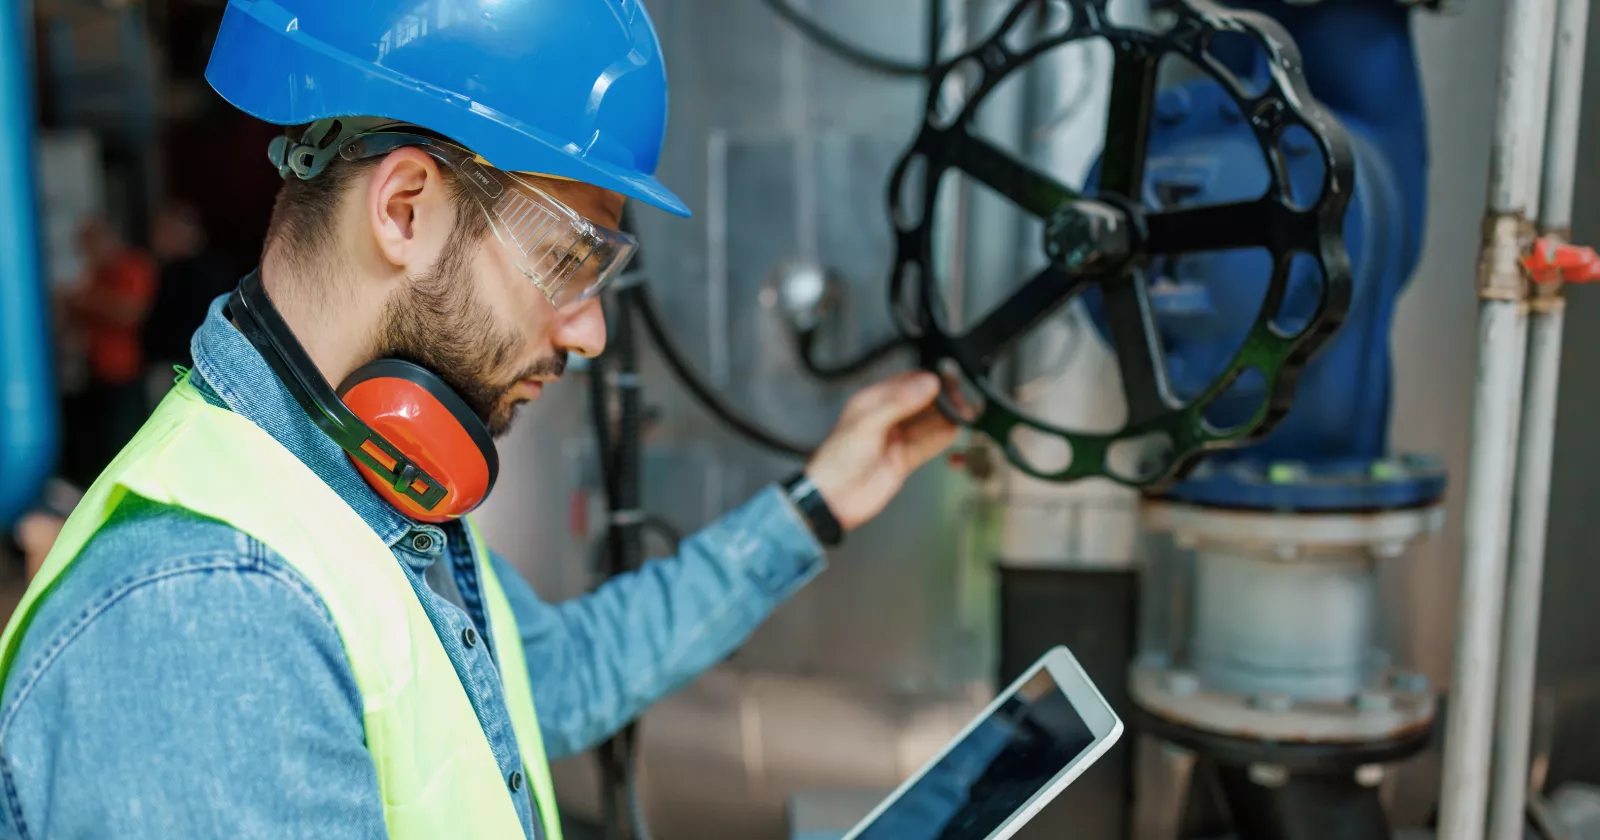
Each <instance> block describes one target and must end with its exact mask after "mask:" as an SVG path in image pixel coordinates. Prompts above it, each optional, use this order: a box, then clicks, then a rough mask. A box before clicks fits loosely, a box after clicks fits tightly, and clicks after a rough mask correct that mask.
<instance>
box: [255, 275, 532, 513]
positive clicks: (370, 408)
mask: <svg viewBox="0 0 1600 840" xmlns="http://www.w3.org/2000/svg"><path fill="white" fill-rule="evenodd" d="M227 308H228V313H229V314H230V315H231V316H232V317H233V320H234V323H235V324H236V325H237V326H238V328H239V331H240V332H242V333H244V336H245V338H247V339H249V341H250V343H251V344H252V345H254V346H255V348H256V349H257V350H258V351H260V353H261V355H262V357H263V358H265V359H266V361H267V364H268V365H269V366H271V367H272V370H273V372H274V373H276V374H277V376H278V379H279V380H281V381H282V382H283V384H284V387H286V388H288V389H289V393H290V394H292V395H293V396H294V398H295V402H298V403H299V404H300V407H301V408H302V409H304V410H305V412H306V414H307V415H308V416H310V417H311V419H312V421H313V422H315V423H316V424H317V427H318V428H320V429H321V430H322V431H323V433H325V434H326V435H327V436H328V437H329V438H331V439H333V441H334V442H335V443H337V444H339V447H340V448H341V449H343V450H344V451H345V453H346V454H347V455H349V456H350V460H352V461H354V462H355V465H356V470H357V471H358V472H360V473H361V477H362V478H364V479H366V481H367V484H369V485H371V486H372V489H373V490H374V491H376V492H377V493H378V495H379V496H382V497H383V499H384V500H385V501H387V502H388V503H389V504H391V505H393V506H394V507H395V508H397V509H398V510H400V511H401V512H402V513H404V514H406V515H407V516H410V517H411V518H413V519H416V520H419V521H422V522H433V523H439V522H448V521H450V520H452V519H457V518H459V517H462V516H465V515H466V514H467V513H469V512H471V511H472V510H473V509H474V508H476V507H477V506H478V505H479V504H480V503H482V502H483V500H484V499H485V498H487V497H488V495H489V491H490V490H491V489H493V488H494V482H495V479H496V478H497V477H498V475H499V472H500V456H499V453H498V452H497V451H496V449H495V447H494V440H493V438H492V437H491V436H490V435H489V429H488V428H487V427H486V426H485V425H484V423H483V421H482V420H481V419H479V417H478V416H477V415H476V414H474V413H473V411H472V409H471V408H469V407H468V406H467V403H466V401H465V400H463V399H462V398H461V396H460V395H459V394H457V393H456V392H455V391H454V390H452V389H451V388H450V386H449V385H447V384H445V381H444V380H443V379H441V378H440V377H439V376H438V375H437V374H435V373H433V372H432V371H429V370H427V369H426V368H423V367H422V366H420V365H416V364H413V363H411V362H407V361H402V360H399V359H379V360H378V361H375V362H372V363H371V364H368V365H365V366H363V367H362V368H360V369H359V370H357V371H355V372H354V373H352V374H351V375H350V376H349V378H347V379H346V380H345V381H344V382H343V383H342V384H341V385H340V386H339V391H338V393H335V392H334V390H333V388H332V387H330V386H329V385H328V382H327V380H325V379H323V378H322V373H321V371H319V370H317V366H316V364H315V363H313V362H312V361H311V357H310V355H308V354H307V353H306V352H305V348H303V347H301V346H300V342H299V340H298V339H296V338H295V337H294V333H293V332H292V331H290V329H289V325H288V324H287V323H285V322H284V320H283V316H282V315H280V314H279V313H278V310H277V308H276V307H274V306H273V305H272V300H271V299H270V298H269V297H267V291H266V289H265V287H263V286H262V285H261V273H260V271H259V270H258V271H253V272H251V273H250V274H249V275H248V276H246V277H245V278H244V279H243V280H241V281H240V282H239V288H238V289H236V290H234V293H233V295H232V296H231V297H230V298H229V299H228V306H227Z"/></svg>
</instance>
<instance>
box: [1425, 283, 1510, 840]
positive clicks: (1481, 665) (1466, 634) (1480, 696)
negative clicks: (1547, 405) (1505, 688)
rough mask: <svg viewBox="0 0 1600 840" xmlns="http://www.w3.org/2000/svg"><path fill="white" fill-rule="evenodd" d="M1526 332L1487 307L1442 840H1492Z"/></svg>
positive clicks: (1503, 306) (1501, 309)
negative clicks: (1489, 818)
mask: <svg viewBox="0 0 1600 840" xmlns="http://www.w3.org/2000/svg"><path fill="white" fill-rule="evenodd" d="M1527 329H1528V319H1527V314H1526V312H1525V310H1524V309H1523V303H1522V301H1519V300H1485V301H1483V303H1482V305H1481V308H1480V310H1479V321H1478V345H1479V359H1478V385H1477V399H1476V401H1475V405H1474V406H1473V413H1472V450H1471V453H1470V454H1469V456H1468V464H1469V466H1468V472H1469V474H1468V479H1467V499H1466V513H1465V527H1466V547H1465V551H1464V552H1463V555H1462V560H1461V607H1460V617H1459V624H1460V628H1459V630H1458V633H1457V635H1456V661H1455V679H1454V680H1453V681H1452V683H1451V686H1450V712H1449V715H1448V722H1447V726H1446V732H1445V742H1444V747H1445V756H1444V761H1445V765H1444V785H1443V790H1442V791H1441V793H1440V814H1439V835H1438V836H1439V840H1481V838H1482V837H1483V836H1484V834H1483V831H1484V820H1485V817H1486V814H1485V811H1486V809H1485V807H1484V803H1485V802H1486V801H1487V799H1488V796H1489V758H1490V753H1489V751H1490V749H1491V747H1492V741H1493V739H1492V735H1493V728H1494V700H1495V683H1496V679H1495V678H1496V675H1497V672H1498V667H1497V666H1498V661H1499V648H1500V619H1501V615H1502V614H1503V609H1502V607H1503V603H1502V599H1503V596H1504V593H1505V568H1506V563H1505V560H1506V546H1507V542H1508V541H1509V537H1510V530H1511V527H1510V526H1511V510H1510V507H1511V505H1510V493H1509V492H1508V490H1509V488H1510V486H1511V482H1512V480H1513V478H1514V477H1515V476H1514V474H1515V471H1516V447H1517V425H1518V422H1519V420H1520V416H1519V415H1520V413H1521V412H1520V408H1521V405H1520V403H1521V399H1520V397H1521V392H1522V364H1523V357H1524V353H1525V351H1526V349H1527Z"/></svg>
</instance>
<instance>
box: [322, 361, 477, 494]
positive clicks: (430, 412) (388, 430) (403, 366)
mask: <svg viewBox="0 0 1600 840" xmlns="http://www.w3.org/2000/svg"><path fill="white" fill-rule="evenodd" d="M339 398H340V399H341V400H342V401H343V402H344V404H345V405H346V406H348V407H349V408H350V411H351V412H353V413H354V414H355V415H356V417H358V418H360V419H361V421H362V422H364V423H365V424H366V425H367V426H368V427H370V428H371V429H372V430H373V431H374V432H377V433H378V434H380V435H382V436H383V437H384V438H385V439H386V440H388V441H389V442H390V443H391V444H393V445H394V446H395V447H397V448H398V449H399V450H400V451H401V452H403V453H405V455H406V457H407V458H408V459H409V460H410V461H411V463H413V464H415V465H416V466H417V468H418V469H420V470H422V471H424V472H426V473H427V474H429V475H431V476H433V477H434V478H435V479H436V480H437V481H438V482H439V484H440V485H441V486H443V488H444V491H445V495H444V500H443V502H441V503H440V504H438V505H436V506H435V507H434V508H433V509H432V510H425V509H423V507H422V506H421V505H420V504H419V503H418V502H417V500H416V499H414V498H413V497H412V496H410V495H407V494H404V493H401V492H398V491H396V490H395V488H394V485H393V482H392V481H391V480H389V479H388V477H387V476H385V475H382V474H380V473H378V472H377V471H375V470H373V469H371V468H369V467H367V466H366V465H365V464H363V463H362V462H361V461H359V460H357V461H356V462H355V464H356V469H357V470H359V471H360V473H361V477H362V478H365V479H366V480H367V483H368V484H370V485H372V489H373V490H375V491H377V493H378V495H380V496H382V497H383V498H384V500H386V501H387V502H389V504H391V505H394V506H395V507H397V508H399V509H400V510H401V511H402V512H404V513H405V514H406V515H407V516H410V517H412V518H414V519H418V520H421V521H423V522H444V521H448V520H450V519H455V518H457V517H460V516H463V515H465V514H467V513H468V512H470V511H471V510H472V509H473V508H475V507H477V506H478V505H479V503H481V502H482V501H483V500H484V498H485V497H487V496H488V495H489V491H490V490H491V489H493V487H494V482H495V478H497V477H498V475H499V472H500V457H499V453H498V452H497V451H496V450H495V447H494V440H493V438H491V437H490V435H489V429H488V428H487V427H486V426H484V424H483V421H482V420H480V419H479V418H478V415H477V414H475V413H473V411H472V409H470V408H468V407H467V404H466V401H464V400H462V399H461V396H460V395H459V394H457V393H456V392H455V391H454V390H453V389H451V388H450V386H448V385H446V384H445V382H444V380H442V379H440V378H439V377H438V376H437V375H435V374H434V373H433V372H432V371H430V370H428V369H427V368H424V367H422V366H420V365H416V364H412V363H411V362H406V361H401V360H399V359H379V360H378V361H376V362H373V363H371V364H369V365H366V366H365V367H362V368H361V369H360V370H357V371H356V372H355V373H353V374H351V375H350V378H348V379H346V380H345V381H344V383H343V384H341V385H340V386H339ZM378 460H380V461H383V460H386V459H384V458H382V457H379V459H378ZM385 466H388V467H389V470H386V472H389V473H391V474H392V471H393V466H392V465H388V464H386V465H385Z"/></svg>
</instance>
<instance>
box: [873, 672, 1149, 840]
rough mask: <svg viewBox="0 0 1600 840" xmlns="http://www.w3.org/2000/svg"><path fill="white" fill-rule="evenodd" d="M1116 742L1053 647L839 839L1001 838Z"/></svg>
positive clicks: (1098, 707)
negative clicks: (843, 837)
mask: <svg viewBox="0 0 1600 840" xmlns="http://www.w3.org/2000/svg"><path fill="white" fill-rule="evenodd" d="M1120 737H1122V721H1121V720H1119V719H1118V718H1117V715H1116V713H1115V712H1113V711H1112V710H1111V706H1110V704H1108V703H1107V702H1106V699H1105V698H1104V697H1102V696H1101V694H1100V691H1099V689H1096V688H1095V687H1094V684H1093V683H1091V682H1090V681H1089V677H1088V675H1087V674H1085V673H1084V672H1083V668H1082V667H1080V666H1079V665H1078V660H1077V659H1075V658H1074V657H1073V656H1072V654H1071V653H1069V652H1068V651H1067V649H1066V648H1064V647H1057V648H1054V649H1053V650H1051V651H1050V652H1049V653H1046V654H1045V655H1044V656H1043V657H1041V658H1040V659H1039V661H1038V662H1036V663H1034V664H1033V667H1031V668H1029V669H1028V671H1027V673H1024V674H1023V675H1022V676H1021V677H1018V678H1017V681H1016V682H1014V683H1012V684H1011V685H1010V687H1008V688H1007V689H1006V690H1005V691H1004V692H1001V694H1000V696H999V697H997V698H996V699H995V701H994V702H993V703H990V704H989V707H988V708H987V709H984V710H983V714H980V715H978V717H977V719H975V720H973V721H972V722H971V723H969V724H967V727H966V728H965V729H963V730H962V731H961V734H960V735H957V736H956V738H955V740H953V741H951V742H950V745H949V746H947V747H945V749H944V751H943V752H941V753H940V754H939V755H937V756H934V758H933V759H932V760H930V761H929V762H928V763H927V765H925V766H924V767H923V768H922V769H921V770H919V771H917V773H916V774H915V775H913V776H912V777H911V778H910V779H907V780H906V782H905V783H904V784H902V785H900V787H899V788H898V789H896V790H895V792H894V793H892V794H890V796H889V798H887V799H885V800H884V801H883V802H882V803H880V804H879V805H878V807H877V808H876V809H874V810H873V812H872V813H871V814H868V815H867V818H866V819H864V820H862V821H861V823H860V824H859V825H857V826H856V827H855V828H853V829H851V830H850V833H849V834H847V835H846V836H845V840H1004V838H1007V837H1010V836H1011V835H1013V834H1015V833H1016V832H1017V831H1018V830H1019V829H1021V828H1022V826H1023V825H1025V824H1026V823H1027V822H1028V820H1030V819H1032V818H1033V815H1034V814H1037V813H1038V812H1039V811H1040V809H1042V808H1044V806H1045V805H1047V804H1049V803H1050V800H1052V799H1054V798H1056V796H1057V795H1058V794H1060V793H1061V791H1062V789H1064V788H1065V787H1066V786H1067V785H1069V784H1071V783H1072V780H1073V779H1076V778H1077V777H1078V776H1080V775H1081V774H1082V773H1083V771H1084V770H1086V769H1087V768H1088V767H1089V765H1091V764H1093V763H1094V762H1095V761H1096V760H1097V759H1099V758H1100V756H1102V755H1104V754H1105V752H1106V750H1108V749H1110V748H1111V745H1112V744H1115V743H1116V742H1117V739H1118V738H1120Z"/></svg>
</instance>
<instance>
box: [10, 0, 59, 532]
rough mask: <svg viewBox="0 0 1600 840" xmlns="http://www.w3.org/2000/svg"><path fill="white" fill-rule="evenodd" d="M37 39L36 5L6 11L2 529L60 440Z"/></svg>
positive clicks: (40, 479)
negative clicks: (40, 184) (40, 166)
mask: <svg viewBox="0 0 1600 840" xmlns="http://www.w3.org/2000/svg"><path fill="white" fill-rule="evenodd" d="M32 32H33V4H32V3H30V2H27V0H24V2H21V3H8V4H0V135H4V137H3V139H0V529H5V528H8V527H9V526H10V524H11V523H12V521H14V520H15V519H16V517H17V516H18V515H19V514H21V513H22V512H23V511H24V510H25V509H26V508H27V506H28V505H29V504H31V503H32V502H33V501H34V500H35V498H36V496H37V494H38V492H39V488H40V486H41V485H43V483H44V480H45V479H46V478H47V477H48V476H49V475H50V470H51V469H52V468H53V466H54V461H55V454H56V440H57V430H56V405H55V390H54V388H53V387H52V385H51V375H50V374H51V369H50V343H49V340H48V336H49V327H50V311H49V308H48V307H47V306H46V305H45V298H44V271H43V270H42V267H41V265H40V262H41V260H40V240H39V221H38V220H39V208H38V207H37V205H36V203H35V195H36V194H37V191H36V190H35V189H34V174H33V148H34V146H33V131H34V126H35V125H36V124H37V120H36V119H35V118H34V113H33V70H32V63H33V48H32V38H31V33H32Z"/></svg>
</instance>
